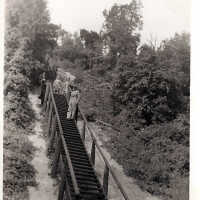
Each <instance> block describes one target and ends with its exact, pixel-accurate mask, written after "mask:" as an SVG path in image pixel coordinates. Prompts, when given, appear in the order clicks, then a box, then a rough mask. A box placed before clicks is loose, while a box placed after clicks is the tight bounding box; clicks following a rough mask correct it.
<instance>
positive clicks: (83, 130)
mask: <svg viewBox="0 0 200 200" xmlns="http://www.w3.org/2000/svg"><path fill="white" fill-rule="evenodd" d="M81 136H82V139H83V141H85V121H84V120H83V129H82V134H81Z"/></svg>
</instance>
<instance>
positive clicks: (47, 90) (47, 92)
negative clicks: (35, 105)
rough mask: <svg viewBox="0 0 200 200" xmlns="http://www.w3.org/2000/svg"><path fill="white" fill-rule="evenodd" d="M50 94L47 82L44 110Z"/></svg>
mask: <svg viewBox="0 0 200 200" xmlns="http://www.w3.org/2000/svg"><path fill="white" fill-rule="evenodd" d="M48 95H49V85H48V84H47V83H46V91H45V96H44V101H43V111H45V110H46V106H47V105H46V104H47V97H48Z"/></svg>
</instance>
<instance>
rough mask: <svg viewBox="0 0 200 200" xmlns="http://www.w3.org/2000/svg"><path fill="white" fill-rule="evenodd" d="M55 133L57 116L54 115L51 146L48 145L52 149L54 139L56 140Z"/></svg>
mask: <svg viewBox="0 0 200 200" xmlns="http://www.w3.org/2000/svg"><path fill="white" fill-rule="evenodd" d="M55 134H56V116H55V115H54V116H53V119H52V131H51V135H50V140H49V146H48V148H49V149H51V148H52V146H53V141H54V138H55Z"/></svg>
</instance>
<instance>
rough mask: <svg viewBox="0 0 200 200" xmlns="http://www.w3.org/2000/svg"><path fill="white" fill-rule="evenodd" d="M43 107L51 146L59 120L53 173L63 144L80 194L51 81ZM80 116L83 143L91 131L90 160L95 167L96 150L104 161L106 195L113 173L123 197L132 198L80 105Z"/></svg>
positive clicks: (61, 193)
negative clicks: (114, 169)
mask: <svg viewBox="0 0 200 200" xmlns="http://www.w3.org/2000/svg"><path fill="white" fill-rule="evenodd" d="M43 109H44V110H45V111H46V113H47V117H48V132H49V136H50V142H49V146H50V147H51V146H52V143H53V140H54V137H55V134H56V133H55V132H56V131H55V126H56V121H57V122H58V125H59V135H57V144H58V145H57V148H56V152H55V156H54V162H53V168H52V175H54V174H55V173H56V169H57V165H58V160H59V156H61V154H60V150H61V145H62V146H63V147H64V150H65V155H66V157H67V162H68V165H69V170H70V175H71V177H72V183H73V188H74V191H75V194H76V195H77V196H78V195H79V194H80V191H79V188H78V185H77V181H76V177H75V174H74V170H73V166H72V162H71V159H70V155H69V152H68V148H67V145H66V143H65V141H64V136H63V130H62V126H61V123H60V119H59V116H58V111H57V108H56V105H55V100H54V96H53V91H52V86H51V84H50V83H49V84H47V88H46V93H45V98H44V106H43ZM66 112H67V111H66ZM78 116H79V117H80V119H81V120H82V121H83V128H82V132H81V133H80V134H81V138H82V141H83V143H85V138H86V132H87V133H89V135H90V137H91V139H92V148H91V152H90V154H89V157H90V161H91V163H92V165H93V167H95V157H96V155H95V153H96V150H97V151H98V152H99V154H100V156H101V158H102V159H103V161H104V164H105V168H104V175H103V190H104V193H105V195H106V196H108V185H109V178H110V176H109V175H110V174H111V176H112V178H113V180H114V182H115V184H116V185H117V187H118V189H119V191H120V193H121V194H122V196H123V198H124V199H125V200H130V199H129V197H128V195H127V194H126V192H125V190H124V189H123V186H122V185H121V183H120V181H119V179H118V178H117V175H116V174H115V172H114V171H113V170H112V168H111V166H110V164H109V161H108V160H107V158H106V157H105V155H104V154H103V152H102V150H101V147H100V145H99V144H98V142H97V138H96V136H95V133H94V132H93V130H92V129H91V127H90V126H89V124H88V122H87V119H86V117H85V115H84V113H83V112H82V109H81V108H80V106H78V110H77V115H76V116H75V120H76V121H77V118H78ZM86 130H87V131H86ZM62 160H63V159H62ZM63 165H64V162H62V166H63ZM61 168H62V170H64V169H65V168H64V167H61ZM62 173H63V174H64V173H65V171H62ZM64 178H65V177H64V176H62V181H61V184H62V185H61V187H60V192H59V200H62V198H63V191H64V187H65V184H66V181H65V180H64ZM67 188H69V187H67Z"/></svg>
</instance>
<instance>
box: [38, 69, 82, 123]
mask: <svg viewBox="0 0 200 200" xmlns="http://www.w3.org/2000/svg"><path fill="white" fill-rule="evenodd" d="M57 71H58V69H57V68H56V67H53V66H52V67H51V66H48V67H47V70H46V71H45V72H43V73H42V75H41V93H40V96H39V98H40V99H41V104H43V102H44V96H45V91H46V83H47V82H49V83H51V85H52V88H53V93H54V94H61V95H64V96H65V98H66V100H67V102H68V112H67V118H68V119H74V118H75V116H76V114H77V107H78V103H79V101H80V90H79V89H78V87H76V86H75V85H74V84H73V82H72V81H71V80H70V77H69V76H65V80H64V82H63V81H61V80H59V79H58V76H57Z"/></svg>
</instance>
